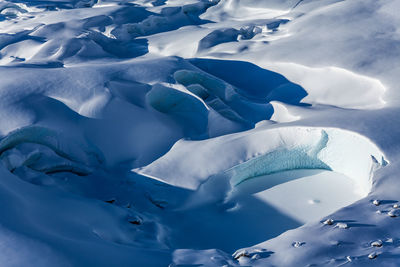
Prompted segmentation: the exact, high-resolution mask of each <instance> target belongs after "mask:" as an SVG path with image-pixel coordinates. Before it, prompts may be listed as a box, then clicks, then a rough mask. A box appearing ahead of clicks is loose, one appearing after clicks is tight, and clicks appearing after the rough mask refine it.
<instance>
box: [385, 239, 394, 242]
mask: <svg viewBox="0 0 400 267" xmlns="http://www.w3.org/2000/svg"><path fill="white" fill-rule="evenodd" d="M385 242H386V243H393V238H387V239H386V241H385Z"/></svg>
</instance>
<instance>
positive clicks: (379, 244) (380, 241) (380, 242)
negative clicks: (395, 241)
mask: <svg viewBox="0 0 400 267" xmlns="http://www.w3.org/2000/svg"><path fill="white" fill-rule="evenodd" d="M382 244H383V243H382V240H377V241H374V242H372V243H371V247H377V248H380V247H382Z"/></svg>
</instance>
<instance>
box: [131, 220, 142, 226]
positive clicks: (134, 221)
mask: <svg viewBox="0 0 400 267" xmlns="http://www.w3.org/2000/svg"><path fill="white" fill-rule="evenodd" d="M128 222H129V223H130V224H134V225H141V224H142V222H141V221H140V220H129V221H128Z"/></svg>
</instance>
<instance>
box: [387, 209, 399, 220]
mask: <svg viewBox="0 0 400 267" xmlns="http://www.w3.org/2000/svg"><path fill="white" fill-rule="evenodd" d="M388 215H389V216H390V217H392V218H395V217H399V216H400V210H399V209H391V210H390V211H389V212H388Z"/></svg>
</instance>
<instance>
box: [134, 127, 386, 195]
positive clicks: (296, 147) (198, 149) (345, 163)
mask: <svg viewBox="0 0 400 267" xmlns="http://www.w3.org/2000/svg"><path fill="white" fill-rule="evenodd" d="M193 162H196V164H194V165H193V164H190V163H193ZM386 164H387V161H386V160H385V159H384V155H383V153H382V152H381V151H380V150H379V148H378V147H377V146H376V145H375V144H374V143H372V142H371V141H370V140H368V139H367V138H365V137H363V136H361V135H359V134H356V133H353V132H350V131H346V130H341V129H335V128H307V127H283V128H274V129H269V130H258V129H255V130H252V131H249V132H246V133H238V134H232V135H229V136H225V137H219V138H214V139H209V140H206V141H184V140H182V141H179V142H177V143H176V144H175V145H174V146H173V147H172V149H171V150H170V151H169V152H168V153H167V154H166V155H164V156H163V157H161V158H160V159H158V160H156V161H155V162H153V163H152V164H150V165H148V166H146V167H144V168H141V169H137V170H135V171H137V172H139V173H141V174H143V175H148V176H150V177H153V178H156V179H158V180H161V181H163V182H166V183H168V184H171V185H174V186H178V187H183V188H187V189H191V190H197V189H199V187H200V186H201V185H202V184H203V186H205V185H206V184H214V183H221V180H223V181H229V184H230V186H229V188H233V187H235V186H237V185H238V184H240V183H242V182H243V181H245V180H247V179H251V178H254V177H258V176H262V175H267V174H273V173H277V172H282V171H288V170H296V169H324V170H332V171H335V172H338V173H341V174H344V175H346V176H347V177H349V178H350V179H352V180H353V181H354V183H355V184H356V185H357V186H356V188H357V190H358V191H359V192H361V194H363V195H365V194H367V193H368V192H369V191H370V189H371V186H372V173H373V171H374V170H375V169H377V168H378V167H380V166H385V165H386ZM183 177H184V179H183ZM207 187H208V186H207Z"/></svg>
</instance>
